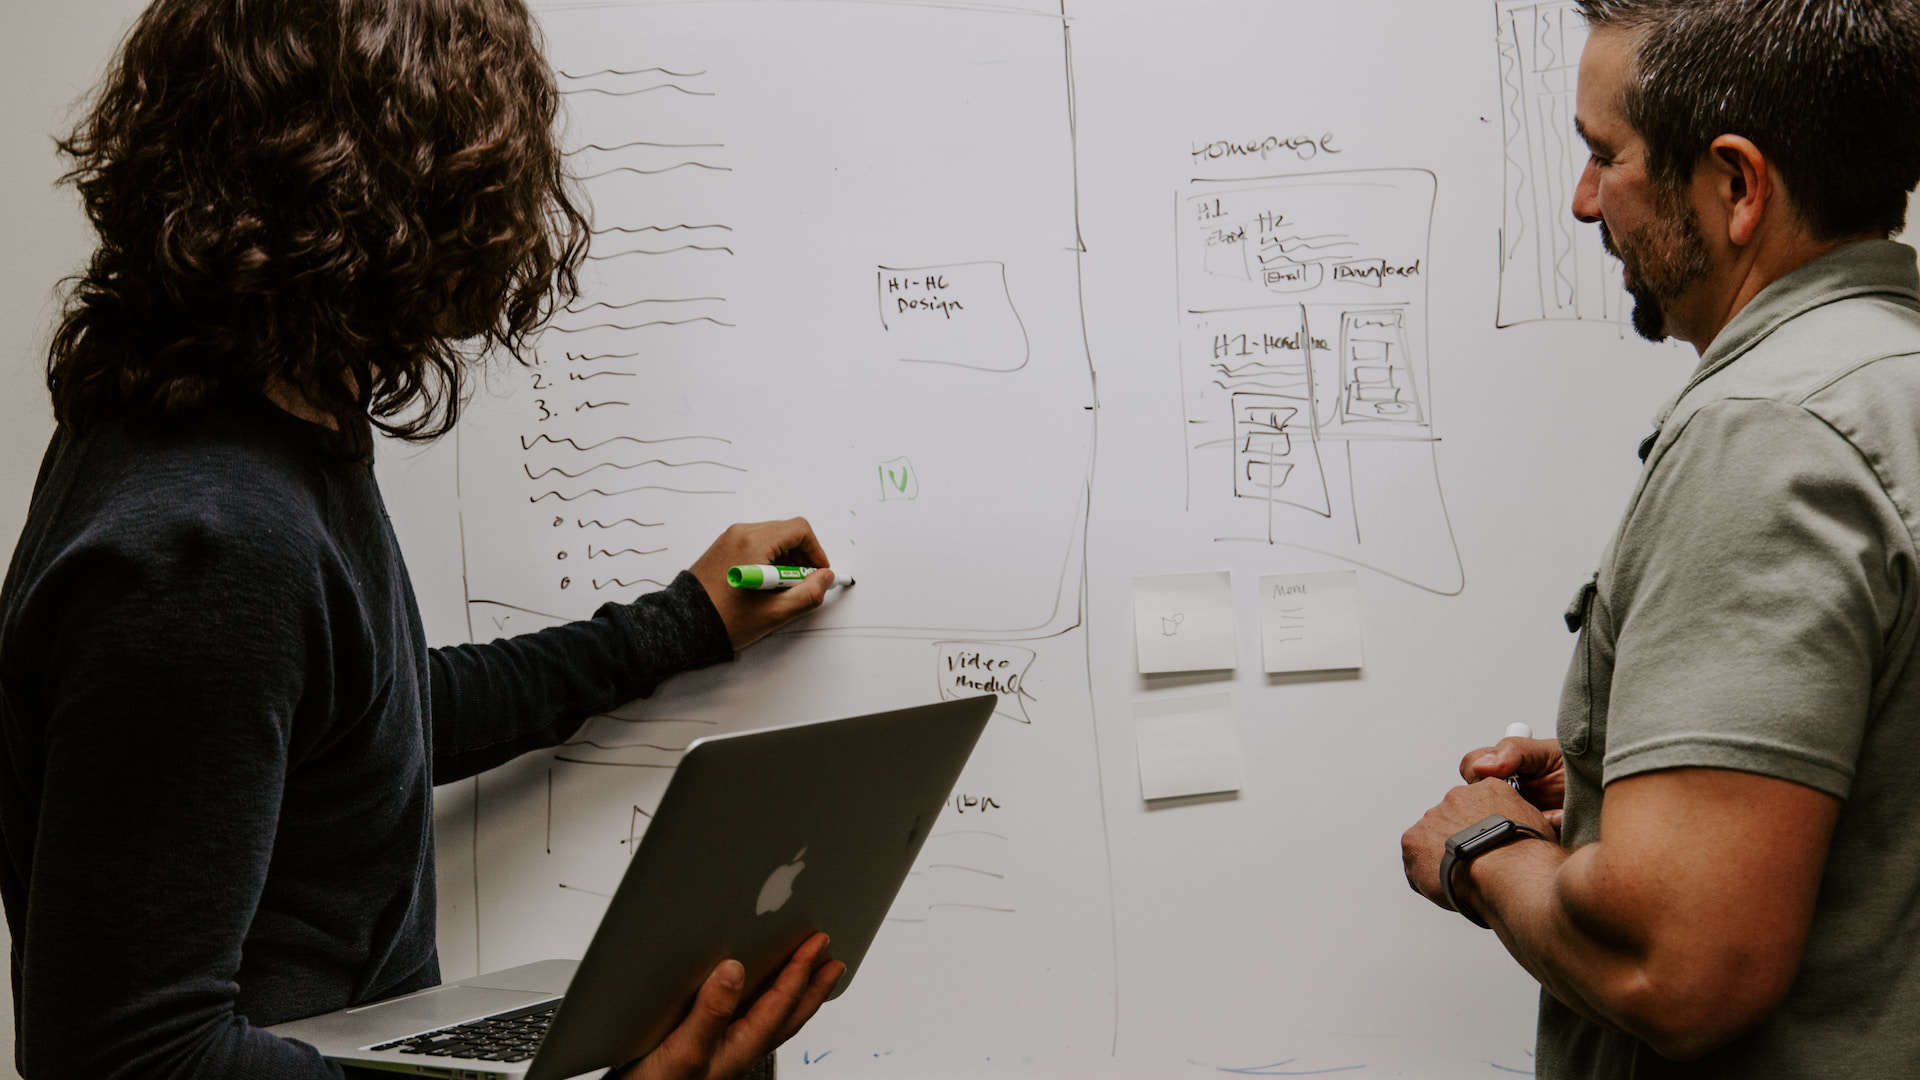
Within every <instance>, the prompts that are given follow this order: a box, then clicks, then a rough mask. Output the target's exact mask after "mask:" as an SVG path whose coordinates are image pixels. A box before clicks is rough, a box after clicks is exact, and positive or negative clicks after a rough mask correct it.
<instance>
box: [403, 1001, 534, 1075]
mask: <svg viewBox="0 0 1920 1080" xmlns="http://www.w3.org/2000/svg"><path fill="white" fill-rule="evenodd" d="M559 1008H560V1003H559V1002H558V1001H549V1002H545V1003H543V1004H540V1005H529V1006H528V1007H526V1008H524V1009H515V1010H514V1011H512V1012H504V1013H500V1014H498V1015H496V1016H489V1017H485V1018H484V1019H480V1020H471V1021H468V1022H467V1023H464V1024H457V1025H455V1026H453V1027H448V1028H441V1029H440V1030H438V1031H428V1032H425V1033H423V1034H420V1035H412V1036H409V1037H407V1038H404V1039H395V1040H394V1041H392V1042H390V1043H381V1044H380V1045H379V1046H374V1047H369V1049H372V1050H392V1051H395V1052H397V1053H401V1054H425V1055H427V1056H428V1057H458V1058H472V1059H475V1060H478V1061H526V1060H528V1059H529V1058H531V1057H533V1052H534V1051H535V1050H538V1049H539V1048H540V1040H541V1039H542V1038H543V1037H545V1035H546V1034H547V1025H549V1024H551V1023H553V1014H554V1012H555V1011H556V1010H558V1009H559Z"/></svg>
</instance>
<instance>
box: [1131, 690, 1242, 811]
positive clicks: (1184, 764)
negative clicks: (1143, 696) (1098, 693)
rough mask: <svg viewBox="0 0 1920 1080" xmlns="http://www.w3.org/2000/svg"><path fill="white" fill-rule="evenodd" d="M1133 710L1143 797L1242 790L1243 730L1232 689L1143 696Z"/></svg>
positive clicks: (1179, 795)
mask: <svg viewBox="0 0 1920 1080" xmlns="http://www.w3.org/2000/svg"><path fill="white" fill-rule="evenodd" d="M1133 714H1134V720H1135V725H1136V727H1135V731H1134V744H1135V749H1136V750H1137V752H1138V753H1139V756H1140V797H1141V798H1142V799H1145V800H1146V801H1148V802H1153V801H1154V800H1156V799H1177V798H1180V797H1182V796H1186V795H1214V794H1218V793H1220V792H1223V791H1239V790H1240V775H1241V768H1240V736H1239V734H1238V733H1237V732H1236V731H1235V730H1234V726H1233V701H1232V698H1231V697H1230V696H1229V695H1226V694H1207V695H1205V696H1202V697H1190V698H1175V699H1170V700H1161V701H1140V702H1135V703H1134V707H1133Z"/></svg>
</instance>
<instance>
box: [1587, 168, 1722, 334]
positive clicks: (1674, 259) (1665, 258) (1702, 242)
mask: <svg viewBox="0 0 1920 1080" xmlns="http://www.w3.org/2000/svg"><path fill="white" fill-rule="evenodd" d="M1654 204H1655V212H1656V214H1657V215H1658V216H1657V217H1656V218H1655V220H1654V223H1653V224H1651V225H1649V226H1647V227H1646V228H1644V229H1642V230H1640V231H1639V232H1637V233H1634V234H1632V237H1631V242H1630V243H1628V244H1627V246H1626V250H1625V251H1622V250H1621V248H1620V246H1619V245H1617V244H1615V242H1614V239H1613V232H1612V231H1611V230H1610V229H1608V228H1607V226H1606V223H1605V222H1601V224H1600V246H1601V247H1602V248H1605V249H1606V252H1607V254H1609V255H1612V256H1613V257H1614V258H1616V259H1619V260H1620V263H1621V265H1622V266H1624V267H1625V268H1626V289H1627V293H1628V295H1630V296H1632V297H1633V330H1634V333H1636V334H1639V335H1640V336H1641V337H1643V338H1645V339H1647V340H1648V341H1654V342H1659V341H1665V340H1666V338H1667V312H1666V308H1665V307H1663V306H1662V305H1663V304H1664V303H1665V302H1666V301H1670V300H1673V299H1676V298H1677V297H1679V296H1680V294H1682V293H1684V292H1686V291H1687V290H1688V289H1689V288H1691V287H1692V286H1693V285H1694V284H1695V283H1697V282H1698V281H1700V279H1702V278H1704V277H1706V276H1707V273H1708V272H1709V271H1710V270H1711V269H1712V268H1713V264H1712V261H1711V259H1710V258H1709V257H1708V255H1707V242H1706V238H1705V237H1704V236H1702V235H1701V233H1700V218H1699V215H1698V214H1696V213H1694V210H1693V208H1692V207H1691V206H1688V205H1687V203H1686V200H1685V198H1684V196H1682V195H1681V194H1680V193H1678V192H1675V193H1671V194H1669V193H1667V192H1665V191H1662V192H1660V193H1659V194H1658V195H1657V196H1656V197H1655V200H1654Z"/></svg>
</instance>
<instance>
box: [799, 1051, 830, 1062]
mask: <svg viewBox="0 0 1920 1080" xmlns="http://www.w3.org/2000/svg"><path fill="white" fill-rule="evenodd" d="M831 1053H833V1051H831V1050H822V1051H820V1052H819V1053H818V1054H814V1053H809V1052H808V1051H805V1050H802V1051H800V1064H802V1065H817V1064H819V1063H820V1062H822V1061H825V1060H827V1055H828V1054H831Z"/></svg>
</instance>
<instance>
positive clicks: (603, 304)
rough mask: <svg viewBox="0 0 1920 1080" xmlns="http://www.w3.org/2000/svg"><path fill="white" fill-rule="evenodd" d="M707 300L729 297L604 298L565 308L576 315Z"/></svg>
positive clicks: (722, 302)
mask: <svg viewBox="0 0 1920 1080" xmlns="http://www.w3.org/2000/svg"><path fill="white" fill-rule="evenodd" d="M707 302H713V303H720V304H724V303H726V302H727V298H726V297H724V296H681V297H672V298H668V297H659V298H648V299H646V300H632V301H629V302H627V303H624V304H615V303H610V302H608V301H606V300H602V301H599V302H598V303H593V304H588V305H586V306H584V307H580V306H577V305H574V304H568V305H567V307H566V309H565V310H567V311H569V312H571V313H573V314H575V315H579V314H583V313H585V312H588V311H592V310H593V309H594V308H606V309H607V310H609V311H625V310H627V309H628V308H636V307H639V306H640V305H642V304H702V303H707Z"/></svg>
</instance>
